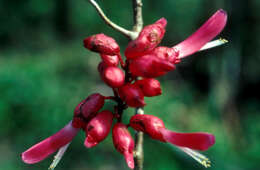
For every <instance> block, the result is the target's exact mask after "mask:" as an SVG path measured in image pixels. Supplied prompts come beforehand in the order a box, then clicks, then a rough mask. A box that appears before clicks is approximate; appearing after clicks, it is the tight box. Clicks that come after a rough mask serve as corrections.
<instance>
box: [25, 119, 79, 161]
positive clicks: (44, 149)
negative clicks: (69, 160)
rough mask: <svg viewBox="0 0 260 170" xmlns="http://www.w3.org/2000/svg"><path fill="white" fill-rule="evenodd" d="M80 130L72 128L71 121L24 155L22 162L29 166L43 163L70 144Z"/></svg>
mask: <svg viewBox="0 0 260 170" xmlns="http://www.w3.org/2000/svg"><path fill="white" fill-rule="evenodd" d="M78 131H79V129H77V128H74V127H73V126H72V123H71V121H70V122H69V123H68V124H67V125H66V126H65V127H64V128H63V129H61V130H60V131H58V132H57V133H55V134H54V135H52V136H50V137H48V138H47V139H45V140H43V141H41V142H40V143H38V144H36V145H34V146H32V147H31V148H29V149H28V150H26V151H25V152H23V153H22V155H21V156H22V160H23V161H24V162H25V163H27V164H34V163H37V162H40V161H42V160H43V159H45V158H46V157H48V156H49V155H50V154H52V153H53V152H55V151H56V150H58V149H59V148H60V147H62V146H64V145H66V144H68V143H69V142H70V141H71V140H72V139H73V138H74V137H75V136H76V134H77V133H78Z"/></svg>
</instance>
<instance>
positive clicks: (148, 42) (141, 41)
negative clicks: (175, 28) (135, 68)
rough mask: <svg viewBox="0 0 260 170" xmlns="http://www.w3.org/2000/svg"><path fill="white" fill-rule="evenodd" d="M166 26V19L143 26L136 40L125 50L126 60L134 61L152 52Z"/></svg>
mask: <svg viewBox="0 0 260 170" xmlns="http://www.w3.org/2000/svg"><path fill="white" fill-rule="evenodd" d="M166 24H167V21H166V19H165V18H161V19H159V20H158V21H157V22H155V23H154V24H151V25H148V26H145V27H144V28H143V30H142V31H141V32H140V34H139V36H138V37H137V39H135V40H133V41H131V42H130V43H129V44H128V46H127V48H126V50H125V56H126V57H127V59H134V58H136V57H139V56H142V55H145V54H148V53H149V52H150V51H152V50H153V49H154V48H155V47H156V46H157V45H158V44H159V43H160V42H161V40H162V38H163V36H164V33H165V26H166Z"/></svg>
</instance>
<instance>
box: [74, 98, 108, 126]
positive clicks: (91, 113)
mask: <svg viewBox="0 0 260 170" xmlns="http://www.w3.org/2000/svg"><path fill="white" fill-rule="evenodd" d="M104 103H105V97H104V96H102V95H101V94H99V93H94V94H92V95H90V96H88V97H87V98H86V99H85V100H83V101H82V102H80V103H79V104H78V105H77V107H76V108H75V110H74V118H73V123H72V124H73V127H75V128H84V127H85V125H86V123H87V122H88V121H90V120H91V119H92V118H93V117H95V116H96V114H97V112H98V111H99V110H100V109H101V108H102V107H103V106H104Z"/></svg>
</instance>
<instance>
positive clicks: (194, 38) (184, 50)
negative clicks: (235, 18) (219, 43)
mask: <svg viewBox="0 0 260 170" xmlns="http://www.w3.org/2000/svg"><path fill="white" fill-rule="evenodd" d="M226 22H227V13H226V12H225V11H224V10H222V9H220V10H218V11H217V12H216V13H215V14H214V15H213V16H211V17H210V18H209V19H208V20H207V21H206V22H205V23H204V24H203V25H202V26H201V27H200V28H199V29H198V30H197V31H196V32H195V33H193V34H192V35H191V36H189V37H188V38H187V39H186V40H184V41H182V42H181V43H179V44H177V45H175V46H174V47H173V48H174V49H175V50H176V51H177V52H178V53H179V57H178V58H184V57H186V56H188V55H191V54H193V53H195V52H196V51H198V50H199V49H201V47H202V46H204V45H205V44H206V43H207V42H209V41H210V40H212V39H213V38H214V37H216V36H217V35H218V34H219V33H220V32H221V31H222V30H223V28H224V27H225V25H226Z"/></svg>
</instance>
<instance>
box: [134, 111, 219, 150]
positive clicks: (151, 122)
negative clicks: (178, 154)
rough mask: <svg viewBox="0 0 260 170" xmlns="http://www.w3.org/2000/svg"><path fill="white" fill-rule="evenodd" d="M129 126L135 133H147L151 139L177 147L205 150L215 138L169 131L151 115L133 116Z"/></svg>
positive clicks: (199, 133)
mask: <svg viewBox="0 0 260 170" xmlns="http://www.w3.org/2000/svg"><path fill="white" fill-rule="evenodd" d="M130 126H131V127H132V128H134V129H135V130H137V131H143V132H145V133H147V134H148V135H149V136H150V137H151V138H153V139H156V140H160V141H162V142H169V143H171V144H174V145H176V146H179V147H187V148H190V149H195V150H207V149H208V148H209V147H211V146H212V145H213V144H214V143H215V137H214V136H213V135H212V134H209V133H204V132H197V133H178V132H173V131H170V130H168V129H166V128H165V126H164V123H163V121H162V120H161V119H159V118H158V117H155V116H153V115H146V114H143V115H141V114H138V115H134V116H132V117H131V120H130Z"/></svg>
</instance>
